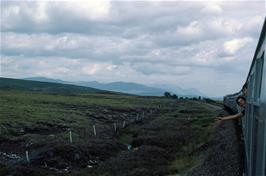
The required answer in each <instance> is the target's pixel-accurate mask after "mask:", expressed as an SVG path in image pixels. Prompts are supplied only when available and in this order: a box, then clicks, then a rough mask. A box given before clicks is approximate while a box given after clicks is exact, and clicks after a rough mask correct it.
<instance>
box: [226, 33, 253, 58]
mask: <svg viewBox="0 0 266 176" xmlns="http://www.w3.org/2000/svg"><path fill="white" fill-rule="evenodd" d="M252 41H253V40H252V38H250V37H245V38H236V39H232V40H229V41H226V42H224V44H223V49H224V51H225V52H226V53H228V54H235V53H236V52H237V51H238V50H239V49H241V48H243V47H244V46H245V45H247V44H248V43H250V42H252Z"/></svg>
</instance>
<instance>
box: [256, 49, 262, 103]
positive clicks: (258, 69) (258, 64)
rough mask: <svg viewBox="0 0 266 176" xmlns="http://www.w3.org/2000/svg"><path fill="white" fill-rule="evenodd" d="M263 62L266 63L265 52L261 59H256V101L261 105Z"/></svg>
mask: <svg viewBox="0 0 266 176" xmlns="http://www.w3.org/2000/svg"><path fill="white" fill-rule="evenodd" d="M263 62H264V52H263V54H262V56H261V57H260V58H257V59H256V71H255V72H256V73H255V74H256V76H255V77H256V78H255V87H254V88H255V90H254V91H255V92H254V100H255V101H256V102H258V103H259V98H260V94H261V82H262V71H263Z"/></svg>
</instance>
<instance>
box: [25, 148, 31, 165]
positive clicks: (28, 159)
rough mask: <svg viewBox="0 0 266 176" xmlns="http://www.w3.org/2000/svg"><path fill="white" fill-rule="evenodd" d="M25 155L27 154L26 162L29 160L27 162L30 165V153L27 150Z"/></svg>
mask: <svg viewBox="0 0 266 176" xmlns="http://www.w3.org/2000/svg"><path fill="white" fill-rule="evenodd" d="M25 154H26V160H27V162H28V163H30V157H29V152H28V151H27V150H26V152H25Z"/></svg>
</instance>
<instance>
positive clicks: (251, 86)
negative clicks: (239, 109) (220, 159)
mask: <svg viewBox="0 0 266 176" xmlns="http://www.w3.org/2000/svg"><path fill="white" fill-rule="evenodd" d="M265 21H266V20H265ZM265 21H264V25H263V29H262V31H261V35H260V39H259V43H258V45H257V48H256V51H255V55H254V58H253V61H252V64H251V67H250V71H249V74H248V77H247V80H246V83H247V84H248V96H247V105H246V115H245V117H244V118H243V119H242V128H243V134H244V142H245V152H246V175H247V176H265V175H266V63H265V62H266V59H265V54H266V53H265V46H266V45H265V42H266V40H265V37H266V36H265V34H266V23H265Z"/></svg>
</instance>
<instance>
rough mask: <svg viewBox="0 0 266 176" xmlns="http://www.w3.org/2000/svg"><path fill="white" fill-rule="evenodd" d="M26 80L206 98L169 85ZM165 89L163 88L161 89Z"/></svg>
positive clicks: (147, 94) (196, 91)
mask: <svg viewBox="0 0 266 176" xmlns="http://www.w3.org/2000/svg"><path fill="white" fill-rule="evenodd" d="M23 79H25V80H33V81H45V82H53V83H55V82H56V83H63V84H74V85H79V86H85V87H93V88H96V89H101V90H107V91H115V92H122V93H128V94H135V95H141V96H163V95H164V92H165V91H168V92H171V93H174V94H176V95H178V96H186V97H194V96H205V95H204V94H202V93H201V92H200V91H198V90H197V89H194V88H192V89H182V88H180V87H173V86H169V85H158V86H146V85H142V84H138V83H130V82H121V81H120V82H111V83H99V82H97V81H89V82H68V81H63V80H60V79H50V78H45V77H31V78H23ZM159 87H163V88H159Z"/></svg>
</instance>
